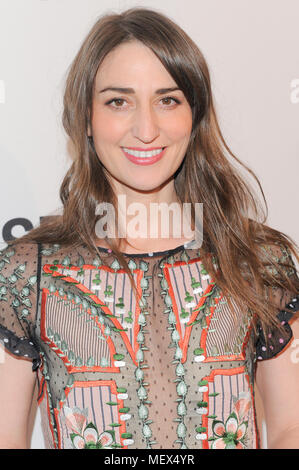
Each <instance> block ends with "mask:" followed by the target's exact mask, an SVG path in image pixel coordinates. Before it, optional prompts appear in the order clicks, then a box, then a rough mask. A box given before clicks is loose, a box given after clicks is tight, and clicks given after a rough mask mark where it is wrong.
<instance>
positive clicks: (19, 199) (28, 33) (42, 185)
mask: <svg viewBox="0 0 299 470" xmlns="http://www.w3.org/2000/svg"><path fill="white" fill-rule="evenodd" d="M132 6H145V7H149V8H151V7H152V8H154V9H157V10H159V11H161V12H162V13H166V14H167V15H168V16H170V17H171V18H172V19H174V20H175V21H176V22H177V23H178V24H179V25H180V26H181V27H182V28H183V29H185V31H186V32H187V33H188V34H189V35H190V36H191V38H192V39H193V40H194V41H195V42H196V43H197V44H198V46H199V47H200V49H201V51H202V52H203V54H204V55H205V58H206V60H207V63H208V65H209V68H210V73H211V79H212V87H213V92H214V97H215V103H216V110H217V112H218V116H219V121H220V125H221V128H222V131H223V134H224V137H225V138H226V141H227V143H228V145H229V146H230V148H231V149H232V151H233V152H234V154H235V155H237V157H238V158H240V159H241V160H242V161H243V162H244V163H245V164H246V165H247V166H249V167H250V168H251V169H252V170H253V171H254V172H255V174H256V175H257V176H258V178H259V179H260V182H261V184H262V187H263V190H264V193H265V196H266V199H267V202H268V208H269V218H268V223H269V224H270V225H271V226H272V227H274V228H277V229H279V230H282V231H283V232H284V233H287V234H288V235H290V236H291V237H292V238H293V240H295V241H296V242H297V243H298V241H299V227H298V217H297V207H298V199H299V197H298V174H299V49H298V45H299V28H298V18H299V2H298V0H287V1H283V0H263V1H260V0H209V1H207V0H187V1H184V2H183V1H181V0H164V1H163V2H161V1H160V0H152V1H150V0H148V1H116V0H101V1H99V0H0V156H1V173H0V174H1V185H0V192H1V212H0V216H1V221H0V222H1V240H0V241H1V245H0V246H1V247H2V246H5V242H7V241H9V240H11V239H12V238H14V237H19V236H21V235H22V234H24V233H25V232H26V231H28V230H30V229H31V228H32V227H34V226H36V225H38V224H39V223H40V220H41V219H42V217H46V216H49V215H52V214H55V213H56V212H57V211H60V210H61V203H60V200H59V187H60V184H61V182H62V179H63V176H64V174H65V173H66V171H67V169H68V167H69V165H70V162H71V159H70V156H69V154H68V142H67V139H66V137H65V134H64V131H63V130H62V124H61V115H62V92H63V86H64V81H65V78H66V75H67V70H68V67H69V65H70V63H71V61H72V60H73V58H74V56H75V54H76V53H77V51H78V49H79V47H80V45H81V43H82V41H83V39H84V37H85V35H86V34H87V33H88V31H89V30H90V28H91V27H92V25H93V24H94V22H95V21H96V19H97V18H98V17H99V16H100V15H101V14H103V13H106V12H118V13H119V12H121V11H123V10H125V9H127V8H130V7H132ZM250 182H251V184H252V185H253V186H254V181H253V180H250ZM256 190H257V189H256ZM259 194H260V193H259ZM261 410H262V408H261ZM260 415H261V416H262V411H261V412H260ZM32 448H44V443H43V438H42V435H41V428H40V416H39V413H38V412H37V415H36V420H35V424H34V429H33V437H32Z"/></svg>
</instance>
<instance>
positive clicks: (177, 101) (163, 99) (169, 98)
mask: <svg viewBox="0 0 299 470" xmlns="http://www.w3.org/2000/svg"><path fill="white" fill-rule="evenodd" d="M165 100H168V102H169V101H171V100H172V101H174V102H175V103H177V104H179V103H180V101H179V100H178V99H176V98H173V97H172V96H166V97H165V98H162V101H165ZM166 104H167V103H166ZM171 104H172V103H169V104H168V105H167V106H169V105H171Z"/></svg>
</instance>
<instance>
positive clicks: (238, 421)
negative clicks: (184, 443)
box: [211, 392, 251, 449]
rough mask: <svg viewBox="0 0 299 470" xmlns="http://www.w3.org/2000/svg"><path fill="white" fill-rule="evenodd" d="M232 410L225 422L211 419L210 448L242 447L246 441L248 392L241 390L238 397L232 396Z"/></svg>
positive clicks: (249, 402)
mask: <svg viewBox="0 0 299 470" xmlns="http://www.w3.org/2000/svg"><path fill="white" fill-rule="evenodd" d="M233 400H234V402H235V403H234V411H233V412H232V413H231V414H230V415H229V416H228V418H227V420H226V421H225V423H224V422H223V421H220V420H215V419H214V421H213V424H212V431H213V436H214V437H213V438H211V440H213V441H214V442H213V444H212V449H244V448H246V446H247V445H246V444H247V443H246V441H247V427H248V412H249V409H250V407H251V401H250V394H249V392H241V393H240V394H239V397H238V398H235V397H233Z"/></svg>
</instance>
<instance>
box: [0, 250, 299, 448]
mask: <svg viewBox="0 0 299 470" xmlns="http://www.w3.org/2000/svg"><path fill="white" fill-rule="evenodd" d="M275 250H276V248H275ZM275 250H273V251H272V253H273V256H274V257H275V258H276V259H277V260H278V261H280V262H283V261H284V260H289V261H290V260H291V257H290V254H289V253H288V252H287V251H285V250H284V249H283V248H281V249H280V248H278V247H277V250H276V251H275ZM125 256H127V257H128V260H129V268H130V270H131V272H132V273H133V275H134V280H135V283H136V285H137V288H138V292H139V293H140V294H141V300H140V301H139V302H136V299H135V296H134V292H133V290H132V288H131V284H130V280H129V277H128V275H127V274H126V272H125V271H124V269H122V268H121V267H120V265H119V263H118V261H117V259H116V258H115V256H114V254H113V253H111V251H110V252H109V250H107V249H104V248H99V251H98V256H97V257H96V258H94V256H93V255H91V254H90V252H89V251H88V249H87V247H86V246H84V245H82V247H81V248H78V249H72V250H71V249H69V248H66V247H60V246H59V245H49V244H48V245H45V244H43V245H40V244H36V243H26V244H23V245H17V246H14V247H13V246H7V247H6V248H5V249H4V250H2V252H1V257H0V340H1V342H2V343H3V344H4V346H5V347H6V348H7V350H8V351H9V352H10V353H12V354H13V355H15V356H17V357H23V358H26V359H27V360H31V361H32V363H33V366H32V368H33V370H34V371H35V373H36V377H37V380H38V386H39V394H38V403H39V407H40V411H41V419H42V428H43V433H44V438H45V446H46V448H51V449H60V448H77V449H80V448H81V449H82V448H97V449H105V448H106V449H107V448H112V449H115V448H120V449H121V448H123V449H136V448H138V449H140V448H153V449H161V448H163V449H179V448H189V449H195V448H199V449H210V448H212V449H217V448H239V449H243V448H249V449H255V448H259V446H260V444H259V436H258V432H257V425H256V414H255V403H254V371H255V365H256V361H258V360H263V359H267V358H270V357H273V356H275V355H277V354H278V353H279V352H280V351H281V350H282V349H283V348H285V346H286V344H287V343H288V342H289V341H290V340H291V338H292V331H291V328H290V326H289V324H288V320H289V319H290V318H291V316H292V314H290V313H286V312H285V311H284V310H283V309H284V307H285V306H286V305H288V306H289V307H290V308H291V309H292V311H293V312H295V311H297V310H298V309H299V298H298V297H295V298H294V296H291V295H290V294H289V293H288V292H282V293H281V292H280V294H281V295H279V296H278V295H277V298H278V297H279V299H278V301H279V305H280V308H281V311H280V313H279V319H280V320H281V322H283V325H284V329H285V332H286V337H284V338H282V337H281V335H280V334H279V333H278V332H277V330H275V331H272V333H271V334H272V336H271V334H270V335H269V343H268V344H267V345H266V343H265V338H264V336H263V333H262V332H261V331H259V334H258V336H257V335H255V334H254V330H253V328H252V320H253V317H252V314H250V313H248V312H246V308H245V307H244V311H238V315H237V316H236V315H235V316H234V315H232V314H231V312H230V309H229V308H228V304H227V299H226V298H225V297H224V296H223V294H222V292H221V290H220V289H219V287H218V286H217V285H216V284H215V282H214V281H213V279H212V278H211V277H210V275H209V274H208V272H207V271H206V269H205V267H204V265H203V263H202V261H201V258H200V250H198V249H196V248H192V242H191V243H189V244H185V245H181V246H179V247H177V248H175V249H172V250H168V251H164V252H156V253H145V254H125ZM292 263H293V261H292ZM292 266H293V268H294V264H292ZM288 275H289V276H291V275H295V270H294V269H291V270H290V271H289V272H288ZM20 385H21V384H20Z"/></svg>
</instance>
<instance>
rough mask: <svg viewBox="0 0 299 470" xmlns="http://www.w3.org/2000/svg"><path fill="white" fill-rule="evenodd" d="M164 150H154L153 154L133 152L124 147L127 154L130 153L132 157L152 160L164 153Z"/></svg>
mask: <svg viewBox="0 0 299 470" xmlns="http://www.w3.org/2000/svg"><path fill="white" fill-rule="evenodd" d="M162 150H163V149H162V148H161V149H158V150H153V151H152V152H139V151H138V150H131V149H127V148H125V147H124V151H125V152H126V153H129V154H130V155H133V156H134V157H139V158H150V157H154V156H155V155H158V154H159V153H161V152H162Z"/></svg>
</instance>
